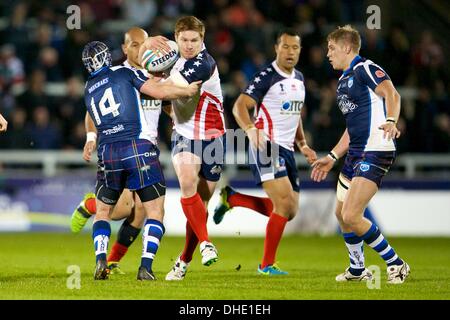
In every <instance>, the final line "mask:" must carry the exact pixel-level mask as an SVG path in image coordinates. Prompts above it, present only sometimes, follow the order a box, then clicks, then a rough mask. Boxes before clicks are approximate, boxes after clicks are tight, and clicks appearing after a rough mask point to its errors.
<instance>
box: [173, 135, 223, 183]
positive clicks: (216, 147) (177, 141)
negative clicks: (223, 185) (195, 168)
mask: <svg viewBox="0 0 450 320" xmlns="http://www.w3.org/2000/svg"><path fill="white" fill-rule="evenodd" d="M225 149H226V136H225V135H222V136H220V137H217V138H213V139H210V140H191V139H188V138H186V137H184V136H182V135H180V134H178V133H176V132H174V134H173V135H172V157H173V156H175V155H176V154H177V153H180V152H189V153H192V154H195V155H196V156H198V157H199V158H200V159H201V165H200V172H199V175H200V176H201V177H203V178H205V179H206V180H208V181H213V182H215V181H219V179H220V176H221V173H222V170H223V165H224V163H225Z"/></svg>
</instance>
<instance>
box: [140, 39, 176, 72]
mask: <svg viewBox="0 0 450 320" xmlns="http://www.w3.org/2000/svg"><path fill="white" fill-rule="evenodd" d="M167 44H168V45H169V46H170V51H169V52H168V53H163V52H160V51H153V50H151V49H147V50H145V51H144V53H143V54H142V59H141V66H142V67H143V68H144V69H146V70H147V71H148V72H161V71H165V70H167V69H169V68H170V67H172V66H173V65H174V64H175V62H176V61H177V60H178V58H179V55H178V51H179V50H178V45H177V43H176V42H175V41H172V40H169V41H167Z"/></svg>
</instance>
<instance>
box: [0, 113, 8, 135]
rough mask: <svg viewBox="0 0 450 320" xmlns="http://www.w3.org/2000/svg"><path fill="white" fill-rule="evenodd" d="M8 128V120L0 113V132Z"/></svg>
mask: <svg viewBox="0 0 450 320" xmlns="http://www.w3.org/2000/svg"><path fill="white" fill-rule="evenodd" d="M7 128H8V121H6V119H5V118H4V117H3V116H2V115H1V114H0V132H5V131H6V130H7Z"/></svg>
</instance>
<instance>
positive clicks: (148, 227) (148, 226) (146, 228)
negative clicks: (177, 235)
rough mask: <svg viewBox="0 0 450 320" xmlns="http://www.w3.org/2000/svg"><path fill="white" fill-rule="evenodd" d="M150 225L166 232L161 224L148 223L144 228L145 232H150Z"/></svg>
mask: <svg viewBox="0 0 450 320" xmlns="http://www.w3.org/2000/svg"><path fill="white" fill-rule="evenodd" d="M150 227H156V228H158V229H159V230H161V233H164V231H163V229H162V228H161V226H158V225H157V224H151V223H150V224H146V225H145V228H144V230H145V231H146V232H145V233H148V229H150Z"/></svg>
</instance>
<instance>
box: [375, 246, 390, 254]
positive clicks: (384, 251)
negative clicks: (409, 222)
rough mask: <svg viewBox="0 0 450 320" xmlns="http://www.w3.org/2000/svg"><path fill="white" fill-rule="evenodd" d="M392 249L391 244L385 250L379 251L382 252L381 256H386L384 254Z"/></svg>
mask: <svg viewBox="0 0 450 320" xmlns="http://www.w3.org/2000/svg"><path fill="white" fill-rule="evenodd" d="M391 249H392V247H391V246H390V245H388V246H387V248H386V249H384V250H383V251H381V252H378V253H379V254H380V256H384V255H385V254H386V253H388V252H389V250H391Z"/></svg>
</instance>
